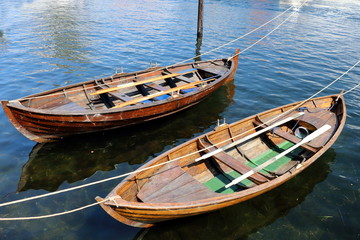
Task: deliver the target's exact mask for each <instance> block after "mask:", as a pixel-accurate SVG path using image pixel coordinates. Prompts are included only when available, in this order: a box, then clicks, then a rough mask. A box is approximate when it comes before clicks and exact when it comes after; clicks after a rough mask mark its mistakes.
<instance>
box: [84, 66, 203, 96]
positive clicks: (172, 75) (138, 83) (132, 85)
mask: <svg viewBox="0 0 360 240" xmlns="http://www.w3.org/2000/svg"><path fill="white" fill-rule="evenodd" d="M196 71H197V69H191V70H190V71H183V72H178V73H171V74H168V75H164V76H160V77H154V78H149V79H145V80H142V81H138V82H130V83H125V84H121V85H118V86H116V87H112V88H106V89H101V90H98V91H95V92H92V93H90V95H97V94H102V93H107V92H112V91H116V90H119V89H122V88H127V87H134V86H137V85H141V84H145V83H149V82H155V81H158V80H162V79H166V78H171V77H177V76H181V75H185V74H188V73H193V72H196Z"/></svg>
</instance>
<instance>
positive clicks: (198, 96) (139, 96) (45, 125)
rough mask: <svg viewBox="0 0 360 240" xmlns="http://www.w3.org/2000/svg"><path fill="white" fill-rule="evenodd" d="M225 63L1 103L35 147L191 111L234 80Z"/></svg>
mask: <svg viewBox="0 0 360 240" xmlns="http://www.w3.org/2000/svg"><path fill="white" fill-rule="evenodd" d="M238 53H239V50H237V52H236V54H235V55H234V56H233V57H230V58H228V59H216V60H208V61H196V62H193V63H186V64H178V65H174V66H170V67H165V68H150V69H147V70H144V71H139V72H133V73H127V74H115V75H113V76H111V77H107V78H103V79H96V80H91V81H86V82H82V83H77V84H72V85H69V86H65V87H60V88H56V89H53V90H49V91H46V92H42V93H38V94H34V95H30V96H27V97H24V98H20V99H16V100H11V101H2V106H3V108H4V111H5V113H6V115H7V116H8V118H9V119H10V121H11V123H12V124H13V125H14V126H15V128H16V129H17V130H18V131H20V132H21V133H22V134H23V135H24V136H26V137H28V138H29V139H31V140H34V141H37V142H48V141H54V140H59V139H61V138H63V137H67V136H70V135H74V134H82V133H89V132H96V131H103V130H108V129H113V128H119V127H124V126H128V125H133V124H138V123H142V122H145V121H149V120H153V119H157V118H160V117H164V116H167V115H169V114H173V113H176V112H178V111H181V110H183V109H186V108H188V107H191V106H193V105H195V104H197V103H199V102H200V101H201V100H203V99H204V98H205V97H207V96H209V95H210V94H211V93H212V92H214V91H215V90H216V89H218V88H219V87H220V86H221V85H223V84H224V83H225V82H227V81H230V80H232V79H233V78H234V75H235V73H236V69H237V66H238Z"/></svg>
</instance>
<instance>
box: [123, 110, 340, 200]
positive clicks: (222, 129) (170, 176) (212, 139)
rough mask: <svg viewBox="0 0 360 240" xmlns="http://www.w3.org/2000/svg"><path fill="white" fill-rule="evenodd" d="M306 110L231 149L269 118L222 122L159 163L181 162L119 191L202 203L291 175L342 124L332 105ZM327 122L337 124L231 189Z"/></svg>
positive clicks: (131, 196) (137, 197)
mask: <svg viewBox="0 0 360 240" xmlns="http://www.w3.org/2000/svg"><path fill="white" fill-rule="evenodd" d="M304 112H305V114H304V115H302V116H301V117H299V118H298V119H294V120H291V121H289V122H287V123H285V124H283V125H281V126H279V127H276V128H274V129H272V130H271V131H268V132H265V133H262V134H260V135H258V136H256V137H254V138H251V139H250V140H248V141H245V142H242V143H240V144H236V145H235V146H233V147H230V148H226V145H228V144H230V143H233V142H234V141H237V140H238V139H241V138H242V137H243V136H242V133H243V132H244V131H249V133H248V134H251V133H254V132H255V131H258V130H259V129H261V128H264V126H266V124H265V123H266V122H267V120H268V119H266V118H269V116H265V117H264V116H256V117H255V118H253V119H250V120H248V121H246V122H241V123H238V124H235V125H227V124H224V125H221V126H218V128H217V129H216V131H213V132H210V133H208V134H207V135H204V136H202V137H199V138H198V139H196V140H194V141H191V142H189V143H188V144H187V145H186V146H183V147H181V148H180V149H177V150H174V151H172V152H170V153H169V154H168V155H166V156H164V157H163V158H161V159H159V160H158V161H157V162H156V163H153V164H154V165H155V164H159V163H163V162H167V161H171V160H172V159H180V160H179V161H174V162H170V163H169V164H165V165H161V166H159V167H157V168H154V169H151V170H148V171H144V172H141V173H139V174H137V176H136V177H135V178H132V179H130V180H129V181H128V182H127V184H128V187H125V188H122V189H118V192H117V194H118V195H120V196H121V197H122V199H124V200H127V201H134V202H146V203H161V202H162V203H164V202H168V203H176V202H187V201H196V200H201V199H207V198H211V197H219V196H221V195H223V194H232V193H235V192H240V191H242V190H246V189H250V188H254V187H256V186H259V185H261V184H264V183H267V182H269V181H271V180H273V179H275V178H277V177H279V176H281V175H283V174H285V173H289V172H290V173H291V172H292V171H295V170H296V169H297V167H298V166H301V164H302V163H304V162H305V161H307V160H308V159H309V158H310V157H311V156H313V155H314V154H315V153H316V152H317V151H319V149H321V147H322V146H323V145H325V144H326V142H327V141H328V140H329V139H330V138H331V136H332V134H333V132H334V131H335V129H336V128H337V125H338V117H337V115H336V114H335V113H334V112H332V111H328V110H327V109H324V108H313V109H311V111H310V110H304ZM324 124H329V125H331V127H332V129H333V130H332V131H328V132H326V133H324V134H323V135H321V136H319V137H317V138H315V139H314V140H312V141H310V142H308V143H306V144H303V145H302V146H301V147H298V148H295V149H294V150H293V151H291V152H290V153H289V154H287V155H285V156H283V157H281V158H280V159H278V160H277V161H276V162H274V163H272V164H269V165H268V166H266V167H264V168H263V169H261V170H260V171H259V172H256V173H255V174H253V175H251V176H250V177H248V178H246V179H244V180H242V181H241V182H239V183H238V184H236V185H233V186H231V187H228V188H227V187H225V186H226V185H227V184H229V183H230V182H231V181H232V180H234V179H236V178H238V177H239V176H241V175H242V174H244V173H247V172H248V171H250V170H252V169H254V168H255V167H257V166H259V165H261V164H262V163H264V162H266V161H268V160H269V159H271V158H274V157H275V156H277V155H278V154H280V153H281V152H283V151H285V150H286V149H289V148H291V147H292V146H294V145H295V144H296V143H298V142H300V141H301V140H302V139H303V138H304V137H305V136H307V135H309V134H311V133H312V132H313V131H315V130H316V129H318V128H319V127H321V126H323V125H324ZM255 127H257V129H256V130H255V129H254V128H255ZM224 147H225V148H224ZM218 148H223V150H222V151H218V152H216V154H213V155H212V156H211V157H209V158H206V159H204V160H201V161H197V159H198V158H200V157H201V156H202V155H204V154H207V153H211V152H213V151H216V150H217V149H218ZM184 156H186V157H184Z"/></svg>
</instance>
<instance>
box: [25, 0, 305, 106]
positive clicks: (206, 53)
mask: <svg viewBox="0 0 360 240" xmlns="http://www.w3.org/2000/svg"><path fill="white" fill-rule="evenodd" d="M307 1H308V0H305V1H304V2H303V3H302V4H301V5H300V7H299V8H301V7H302V6H303V5H304V4H305V3H306V2H307ZM293 8H295V6H294V5H292V6H290V7H289V8H287V9H286V10H285V11H283V12H281V13H280V14H278V15H277V16H275V17H274V18H272V19H270V20H269V21H267V22H265V23H264V24H262V25H260V26H259V27H256V28H254V29H253V30H251V31H250V32H248V33H246V34H244V35H242V36H240V37H238V38H236V39H233V40H231V41H229V42H227V43H225V44H223V45H221V46H219V47H216V48H213V49H211V50H209V51H207V52H205V53H203V54H199V55H197V56H195V57H191V58H188V59H185V60H183V61H180V62H177V63H174V64H172V65H169V66H165V67H160V68H157V69H155V70H153V71H149V72H146V73H143V74H139V75H137V77H141V76H142V75H145V74H148V73H152V72H155V71H159V70H164V69H166V68H169V67H173V66H176V65H179V64H182V63H186V62H188V61H191V60H194V59H196V58H199V57H201V56H204V55H208V54H210V53H212V52H215V51H217V50H219V49H221V48H224V47H226V46H228V45H229V44H231V43H234V42H236V41H239V40H240V39H243V38H244V37H246V36H248V35H250V34H252V33H254V32H256V31H258V30H260V29H262V28H263V27H265V26H267V25H268V24H270V23H271V22H273V21H275V20H276V19H278V18H279V17H281V16H282V15H284V14H285V13H287V12H288V11H290V10H291V9H293ZM295 13H296V12H293V13H291V14H290V16H288V17H287V18H286V19H285V20H284V21H282V22H281V23H280V24H279V25H278V26H277V27H275V28H274V29H273V30H271V31H270V32H269V33H267V34H266V35H265V36H263V37H262V38H261V39H259V40H257V41H256V42H255V43H253V44H251V45H250V46H249V47H247V48H245V49H244V50H242V51H240V52H239V53H238V54H234V55H233V56H232V57H230V58H229V59H231V58H233V57H235V56H237V55H239V54H241V53H243V52H245V51H247V50H249V49H250V48H252V47H254V46H255V45H256V44H258V43H259V42H260V41H262V40H263V39H265V38H266V37H268V36H269V35H270V34H272V33H273V32H274V31H275V30H277V29H278V28H279V27H280V26H281V25H283V24H284V23H285V22H286V21H288V19H289V18H290V17H291V16H293V15H294V14H295ZM113 76H114V75H113ZM113 76H112V77H113ZM107 78H109V77H105V78H102V79H107ZM110 78H111V77H110ZM119 78H120V79H119V80H112V83H119V84H120V83H124V82H126V81H127V80H129V79H132V78H133V77H124V78H121V76H119ZM98 86H106V84H98ZM84 89H86V90H88V89H90V88H89V87H83V88H81V89H76V90H67V91H66V93H67V94H68V93H75V92H81V91H84ZM59 94H61V92H60V93H59V92H57V93H50V94H46V95H41V96H34V97H25V98H19V99H18V100H21V101H23V100H31V99H37V98H43V97H49V96H56V95H59Z"/></svg>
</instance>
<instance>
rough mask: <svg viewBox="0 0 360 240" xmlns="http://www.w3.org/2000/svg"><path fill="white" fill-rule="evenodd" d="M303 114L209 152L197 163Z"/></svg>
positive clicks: (297, 114)
mask: <svg viewBox="0 0 360 240" xmlns="http://www.w3.org/2000/svg"><path fill="white" fill-rule="evenodd" d="M303 114H304V113H303V112H299V113H296V114H294V115H292V116H290V117H288V118H285V119H283V120H281V121H278V122H276V123H274V124H273V125H271V126H268V127H266V128H264V129H262V130H260V131H257V132H255V133H253V134H250V135H248V136H246V137H244V138H241V139H239V140H237V141H234V142H232V143H230V144H228V145H225V146H223V147H219V148H218V149H216V150H215V151H212V152H209V153H207V154H204V155H202V156H201V157H199V158H197V159H195V162H197V161H200V160H203V159H206V158H209V157H211V156H214V155H215V154H217V153H219V152H221V151H224V150H226V149H228V148H231V147H233V146H236V145H238V144H240V143H242V142H245V141H247V140H249V139H251V138H253V137H256V136H258V135H260V134H262V133H264V132H266V131H269V130H271V129H273V128H275V127H277V126H280V125H282V124H284V123H287V122H289V121H291V120H293V119H295V118H297V117H300V116H301V115H303Z"/></svg>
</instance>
